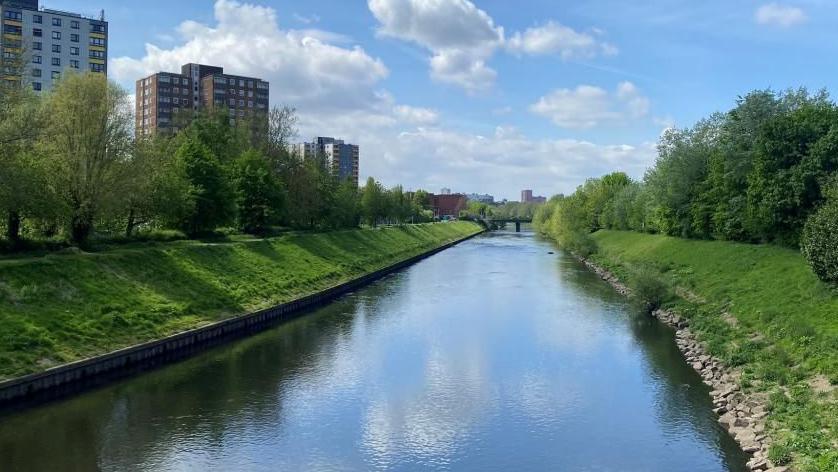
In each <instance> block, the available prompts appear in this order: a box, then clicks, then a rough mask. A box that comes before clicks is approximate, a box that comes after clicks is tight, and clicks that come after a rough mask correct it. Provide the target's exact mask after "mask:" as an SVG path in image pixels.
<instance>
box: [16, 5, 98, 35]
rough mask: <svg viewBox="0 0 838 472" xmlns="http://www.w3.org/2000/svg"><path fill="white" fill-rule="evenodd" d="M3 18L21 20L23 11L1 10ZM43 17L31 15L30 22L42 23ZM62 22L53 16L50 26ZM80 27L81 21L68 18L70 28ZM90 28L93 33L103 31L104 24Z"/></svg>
mask: <svg viewBox="0 0 838 472" xmlns="http://www.w3.org/2000/svg"><path fill="white" fill-rule="evenodd" d="M3 18H5V19H7V20H14V21H23V13H22V12H19V11H11V10H7V11H5V12H3ZM43 22H44V17H43V15H32V23H35V24H38V25H40V24H43ZM62 24H63V22H62V19H61V18H53V19H52V26H61V25H62ZM80 27H81V23H80V22H79V21H78V20H70V28H72V29H79V28H80ZM90 30H91V31H93V32H94V33H104V32H105V26H104V25H91V27H90Z"/></svg>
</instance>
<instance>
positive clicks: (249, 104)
mask: <svg viewBox="0 0 838 472" xmlns="http://www.w3.org/2000/svg"><path fill="white" fill-rule="evenodd" d="M247 108H253V101H252V100H248V101H247Z"/></svg>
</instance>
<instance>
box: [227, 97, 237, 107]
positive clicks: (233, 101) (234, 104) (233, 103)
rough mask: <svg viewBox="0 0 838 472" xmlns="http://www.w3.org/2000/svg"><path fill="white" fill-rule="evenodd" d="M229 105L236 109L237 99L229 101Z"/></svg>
mask: <svg viewBox="0 0 838 472" xmlns="http://www.w3.org/2000/svg"><path fill="white" fill-rule="evenodd" d="M228 103H229V104H230V106H231V107H234V106H236V99H235V98H231V99H230V100H229V101H228Z"/></svg>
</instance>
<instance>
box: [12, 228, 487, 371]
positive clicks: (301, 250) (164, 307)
mask: <svg viewBox="0 0 838 472" xmlns="http://www.w3.org/2000/svg"><path fill="white" fill-rule="evenodd" d="M479 230H480V228H479V227H478V226H477V225H475V224H473V223H468V222H454V223H445V224H428V225H412V226H405V227H389V228H381V229H358V230H346V231H335V232H327V233H295V234H289V235H285V236H281V237H278V238H271V239H250V240H236V241H233V242H213V243H207V242H199V241H178V242H171V243H156V244H149V245H146V246H143V247H136V248H123V249H113V250H107V251H104V252H101V253H81V254H52V255H47V256H43V257H23V258H19V259H4V260H0V379H5V378H11V377H15V376H19V375H23V374H27V373H31V372H36V371H39V370H43V369H45V368H48V367H51V366H54V365H58V364H61V363H65V362H69V361H74V360H78V359H82V358H85V357H89V356H92V355H96V354H102V353H105V352H109V351H112V350H115V349H119V348H123V347H126V346H130V345H132V344H136V343H140V342H145V341H149V340H153V339H156V338H159V337H162V336H166V335H170V334H174V333H176V332H180V331H183V330H186V329H190V328H195V327H198V326H201V325H204V324H208V323H211V322H214V321H218V320H221V319H224V318H228V317H231V316H235V315H239V314H242V313H246V312H249V311H253V310H257V309H261V308H265V307H269V306H272V305H275V304H278V303H282V302H286V301H289V300H292V299H294V298H297V297H300V296H303V295H306V294H309V293H312V292H315V291H318V290H321V289H324V288H327V287H330V286H332V285H335V284H337V283H340V282H342V281H345V280H348V279H351V278H354V277H357V276H359V275H362V274H364V273H367V272H371V271H373V270H376V269H378V268H381V267H384V266H387V265H390V264H392V263H395V262H397V261H399V260H403V259H406V258H408V257H410V256H413V255H416V254H419V253H421V252H424V251H426V250H429V249H432V248H435V247H438V246H441V245H442V244H445V243H447V242H450V241H452V240H455V239H459V238H461V237H464V236H466V235H470V234H474V233H475V232H477V231H479Z"/></svg>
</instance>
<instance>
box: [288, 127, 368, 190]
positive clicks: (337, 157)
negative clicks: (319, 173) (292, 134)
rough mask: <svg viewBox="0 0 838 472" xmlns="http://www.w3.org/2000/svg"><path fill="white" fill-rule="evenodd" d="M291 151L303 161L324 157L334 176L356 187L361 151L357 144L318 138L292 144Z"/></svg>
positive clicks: (323, 137) (322, 137)
mask: <svg viewBox="0 0 838 472" xmlns="http://www.w3.org/2000/svg"><path fill="white" fill-rule="evenodd" d="M291 149H292V152H295V153H296V154H297V155H299V156H300V157H302V158H303V159H313V158H315V157H317V156H318V155H322V156H324V157H325V158H326V162H327V164H328V165H329V167H330V169H331V171H332V173H333V174H334V175H336V176H337V177H338V178H340V179H342V180H345V179H348V180H350V181H351V182H353V183H354V184H355V186H356V187H357V186H358V176H359V170H360V162H361V149H360V147H359V146H358V145H357V144H348V143H346V142H344V141H343V140H342V139H335V138H330V137H325V136H318V137H316V138H314V141H312V142H310V143H299V144H293V145H291Z"/></svg>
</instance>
